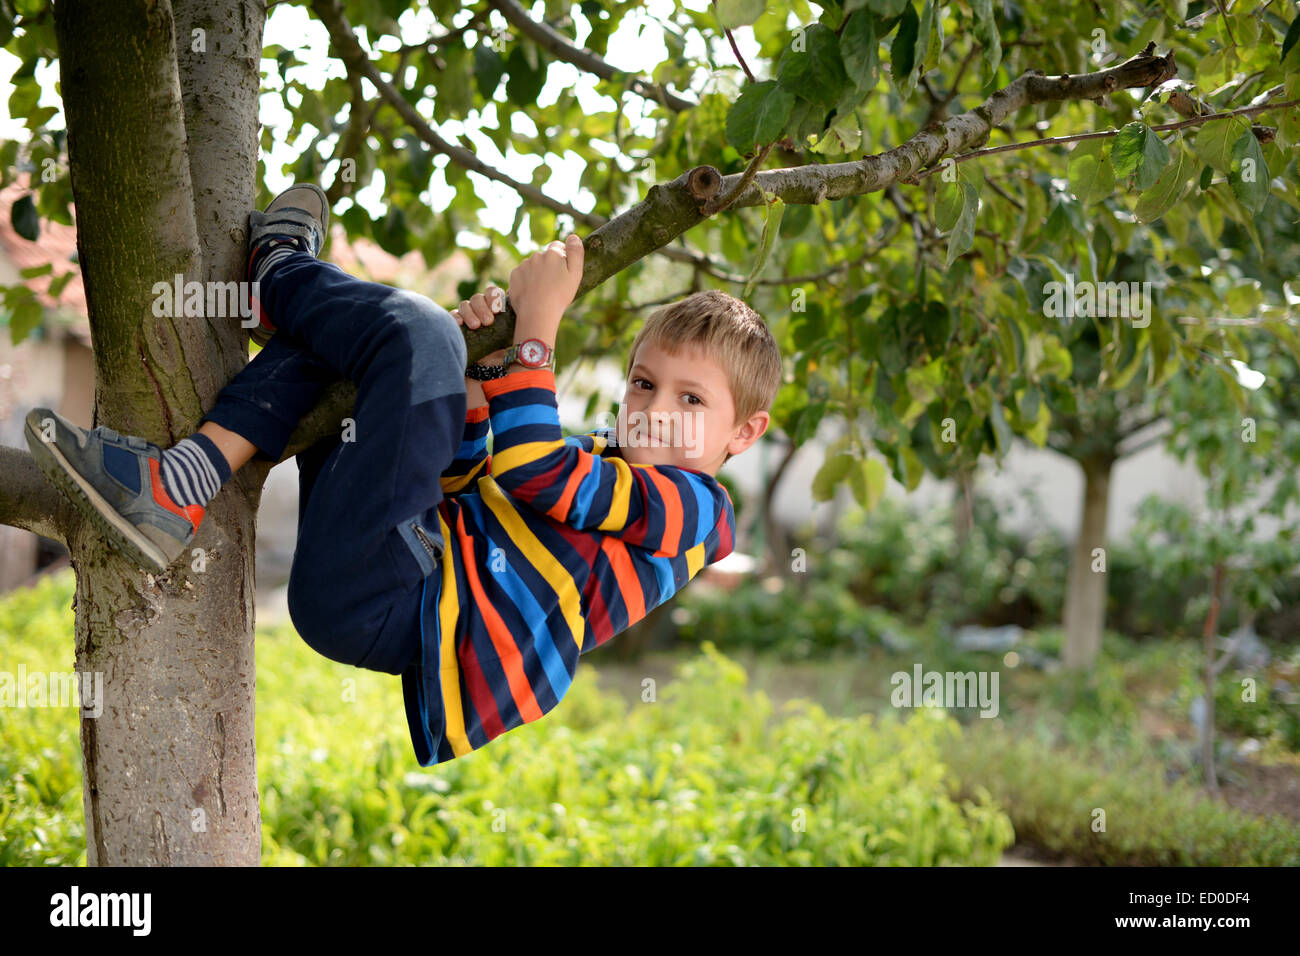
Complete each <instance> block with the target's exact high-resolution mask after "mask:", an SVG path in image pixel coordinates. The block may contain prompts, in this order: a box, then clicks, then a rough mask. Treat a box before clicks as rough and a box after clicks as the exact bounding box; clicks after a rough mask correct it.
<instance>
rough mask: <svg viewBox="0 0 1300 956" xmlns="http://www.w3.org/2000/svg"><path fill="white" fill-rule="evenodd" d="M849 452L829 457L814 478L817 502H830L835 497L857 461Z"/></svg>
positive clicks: (814, 491) (814, 494)
mask: <svg viewBox="0 0 1300 956" xmlns="http://www.w3.org/2000/svg"><path fill="white" fill-rule="evenodd" d="M856 460H857V459H855V458H854V457H853V456H852V455H850V454H849V453H848V452H840V453H839V454H836V455H831V456H829V457H828V458H827V459H826V461H824V462H823V463H822V466H821V467H820V468H818V469H817V474H816V475H814V476H813V482H812V493H813V498H814V500H816V501H830V500H831V499H832V498H834V497H835V492H836V491H837V490H838V488H839V483H840V482H841V481H843V480H844V476H845V475H847V474H848V473H849V469H850V468H852V467H853V463H854V462H855V461H856Z"/></svg>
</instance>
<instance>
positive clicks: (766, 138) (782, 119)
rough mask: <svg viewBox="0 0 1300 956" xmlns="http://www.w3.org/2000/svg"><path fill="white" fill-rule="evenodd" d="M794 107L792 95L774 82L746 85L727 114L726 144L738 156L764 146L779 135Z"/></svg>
mask: <svg viewBox="0 0 1300 956" xmlns="http://www.w3.org/2000/svg"><path fill="white" fill-rule="evenodd" d="M793 108H794V94H793V93H791V92H790V91H789V90H787V89H786V88H785V87H783V86H780V85H779V84H778V83H777V82H776V80H763V81H762V82H761V83H751V84H749V85H748V86H746V87H745V88H744V89H743V90H742V91H741V93H740V96H739V97H738V98H737V99H736V102H735V103H733V104H732V106H731V109H729V110H728V111H727V142H728V143H730V144H731V145H732V146H733V147H734V148H735V150H736V151H737V152H738V153H742V154H743V153H748V152H749V151H750V150H752V149H753V148H754V147H755V146H757V145H767V144H768V143H770V142H772V140H774V139H776V138H777V137H778V136H780V135H781V132H782V131H783V130H784V129H785V124H786V123H787V122H788V121H789V119H790V111H791V110H792V109H793Z"/></svg>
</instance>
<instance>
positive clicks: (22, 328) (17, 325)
mask: <svg viewBox="0 0 1300 956" xmlns="http://www.w3.org/2000/svg"><path fill="white" fill-rule="evenodd" d="M43 315H44V310H42V309H41V304H40V303H39V302H37V301H36V296H34V295H31V296H28V297H26V298H24V299H22V300H21V301H20V302H19V303H18V304H17V305H16V306H14V312H13V315H12V316H11V317H10V319H9V335H10V338H11V339H12V341H13V344H14V345H17V344H18V343H19V342H21V341H22V340H23V339H25V338H27V336H28V335H29V334H30V333H31V331H32V330H33V329H35V328H36V327H37V326H39V325H40V324H41V318H42V316H43Z"/></svg>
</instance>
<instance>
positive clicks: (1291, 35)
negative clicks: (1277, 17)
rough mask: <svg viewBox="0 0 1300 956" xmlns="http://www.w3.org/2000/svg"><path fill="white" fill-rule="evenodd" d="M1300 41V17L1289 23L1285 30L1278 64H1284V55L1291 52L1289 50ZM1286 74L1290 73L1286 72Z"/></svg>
mask: <svg viewBox="0 0 1300 956" xmlns="http://www.w3.org/2000/svg"><path fill="white" fill-rule="evenodd" d="M1297 40H1300V17H1296V18H1295V19H1294V20H1292V21H1291V26H1290V27H1288V28H1287V31H1286V36H1285V37H1283V38H1282V56H1281V57H1280V62H1282V63H1285V62H1286V55H1287V54H1288V53H1290V52H1291V48H1292V47H1293V46H1295V45H1296V41H1297ZM1288 72H1290V71H1289V70H1288Z"/></svg>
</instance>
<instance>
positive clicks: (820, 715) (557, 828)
mask: <svg viewBox="0 0 1300 956" xmlns="http://www.w3.org/2000/svg"><path fill="white" fill-rule="evenodd" d="M71 595H72V578H71V575H70V573H69V572H64V573H62V574H59V575H55V576H51V577H49V578H46V579H44V580H42V582H41V583H40V584H39V585H38V586H37V587H35V588H33V589H31V590H28V591H23V592H18V593H16V594H14V595H11V596H9V597H7V598H6V599H5V600H4V601H0V635H3V637H0V639H2V640H4V641H5V648H6V654H5V661H6V664H5V665H4V666H5V668H7V669H12V668H15V667H16V666H17V663H18V661H20V660H21V661H25V662H26V664H27V667H28V668H29V669H58V670H69V669H71V667H72V663H71V662H72V643H73V641H72V623H73V622H72V613H71V610H70V608H69V604H70V601H71ZM257 669H258V681H257V690H256V706H257V727H256V744H257V752H258V780H259V787H260V794H261V808H262V826H263V833H262V835H263V840H262V851H263V852H262V860H263V863H265V864H271V865H367V864H384V865H413V864H450V865H500V864H534V865H537V864H540V865H571V864H592V865H641V864H644V865H689V864H695V865H753V864H759V865H864V864H866V865H893V864H909V865H944V864H974V865H988V864H991V863H994V862H996V861H997V859H998V858H999V856H1000V855H1001V852H1002V851H1003V849H1005V848H1006V847H1007V846H1009V845H1010V843H1011V842H1012V839H1013V835H1012V831H1011V826H1010V823H1009V821H1008V819H1007V817H1006V815H1005V814H1004V813H1002V812H1001V811H1000V810H998V809H997V807H995V806H994V805H993V804H992V803H991V802H990V801H989V800H987V799H986V798H982V797H979V796H978V795H977V796H976V797H975V798H973V799H965V800H954V799H952V798H951V797H950V789H951V786H952V781H951V780H950V779H949V774H948V771H947V769H946V767H945V766H944V764H943V763H942V761H941V760H940V758H939V752H940V748H941V746H942V745H943V742H944V740H945V739H946V738H948V737H951V736H953V735H960V733H961V731H960V729H959V727H958V725H957V723H956V722H955V721H954V720H952V719H951V718H950V717H948V716H947V715H945V714H943V713H941V712H938V711H916V712H912V713H910V714H909V715H907V717H906V719H900V718H899V717H898V715H896V714H889V715H886V716H884V717H882V718H876V717H873V716H871V715H861V716H857V717H851V718H848V717H835V716H832V715H829V714H827V713H826V711H825V710H823V709H822V707H820V706H819V705H817V704H815V703H812V702H810V701H806V700H798V701H791V702H788V703H787V704H786V705H784V706H782V707H781V708H779V709H778V708H776V707H774V705H773V704H772V702H771V701H770V699H769V698H768V697H767V695H766V694H764V693H763V692H761V691H754V690H752V689H751V688H750V687H749V686H748V683H747V676H746V674H745V672H744V670H743V669H741V668H740V667H739V666H737V665H736V664H735V663H734V662H732V661H730V660H728V659H727V658H726V657H724V656H722V655H721V654H719V653H717V651H716V650H715V649H714V648H713V647H712V646H711V645H707V644H706V645H705V646H704V647H703V648H702V649H701V653H700V654H699V655H696V656H693V657H691V658H690V659H688V660H686V661H685V662H684V663H682V665H681V666H680V668H679V669H678V670H677V672H676V674H675V675H674V676H673V677H672V678H671V679H669V680H667V681H661V682H660V684H659V686H658V687H657V691H656V694H655V699H654V700H653V701H641V700H639V699H638V701H637V702H636V703H635V704H631V705H629V704H627V703H625V702H624V701H623V699H622V698H620V697H619V696H618V695H617V694H615V693H612V692H609V691H606V690H602V689H601V687H600V686H599V682H598V681H597V680H596V679H595V677H596V674H595V673H585V672H584V670H583V669H581V668H580V670H579V676H578V678H577V680H576V681H575V684H574V686H573V687H572V688H571V689H570V691H569V693H568V694H567V695H566V697H565V699H564V700H563V701H562V702H561V704H560V705H559V706H558V707H557V708H556V709H555V710H554V711H552V712H551V713H550V714H548V715H546V717H544V718H543V719H542V720H541V721H538V722H535V723H532V724H527V725H525V726H523V727H520V728H517V729H516V730H513V731H510V732H509V733H507V734H505V735H503V736H502V737H499V738H497V739H496V740H495V741H493V742H492V743H490V744H489V745H488V746H487V747H485V748H483V749H481V750H479V751H476V752H475V753H473V754H470V755H468V756H466V757H462V758H458V759H456V760H453V761H450V762H449V763H447V764H443V765H440V766H438V767H434V768H429V769H427V770H426V769H422V768H420V767H419V766H418V765H417V764H416V763H415V759H414V755H413V754H412V752H411V749H410V743H409V741H408V739H407V731H406V726H405V720H404V717H403V715H402V701H401V691H400V685H399V683H398V681H397V679H396V678H394V677H391V676H388V675H384V674H377V673H373V672H369V671H363V670H358V669H356V668H350V667H345V666H343V665H339V664H336V663H334V662H332V661H329V660H327V659H326V658H323V657H321V656H320V655H318V654H316V653H315V652H314V651H312V650H311V649H310V648H308V647H307V646H306V645H305V644H304V643H303V642H302V641H301V640H299V639H298V637H297V636H296V635H295V634H294V633H293V631H292V630H291V629H289V628H288V627H284V626H281V627H272V628H267V629H265V630H263V629H259V633H258V637H257ZM0 752H2V753H3V757H0V815H2V816H3V819H2V820H0V862H4V863H6V864H11V865H12V864H55V865H59V864H63V865H68V864H84V862H85V852H84V832H83V830H82V811H81V765H80V755H79V744H78V740H77V713H76V711H75V710H74V709H71V708H68V709H64V710H59V709H54V708H41V709H29V710H22V711H20V710H17V709H14V708H0Z"/></svg>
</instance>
